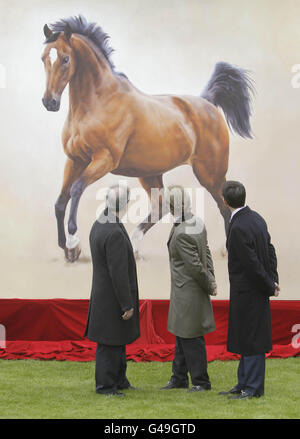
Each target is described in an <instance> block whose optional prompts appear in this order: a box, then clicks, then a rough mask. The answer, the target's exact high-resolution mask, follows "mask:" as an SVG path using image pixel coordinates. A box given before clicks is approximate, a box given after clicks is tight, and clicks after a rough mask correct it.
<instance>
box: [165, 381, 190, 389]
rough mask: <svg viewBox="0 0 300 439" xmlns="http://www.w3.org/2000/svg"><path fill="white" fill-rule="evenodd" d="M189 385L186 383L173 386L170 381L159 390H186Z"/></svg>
mask: <svg viewBox="0 0 300 439" xmlns="http://www.w3.org/2000/svg"><path fill="white" fill-rule="evenodd" d="M188 388H189V385H188V383H184V384H175V383H174V382H172V381H169V382H168V384H167V385H166V386H164V387H162V388H161V389H160V390H170V389H188Z"/></svg>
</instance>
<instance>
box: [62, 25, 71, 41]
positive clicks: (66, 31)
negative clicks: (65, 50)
mask: <svg viewBox="0 0 300 439" xmlns="http://www.w3.org/2000/svg"><path fill="white" fill-rule="evenodd" d="M64 34H65V37H66V38H67V40H69V39H70V38H71V35H72V29H71V27H70V25H69V24H67V25H66V27H65V31H64Z"/></svg>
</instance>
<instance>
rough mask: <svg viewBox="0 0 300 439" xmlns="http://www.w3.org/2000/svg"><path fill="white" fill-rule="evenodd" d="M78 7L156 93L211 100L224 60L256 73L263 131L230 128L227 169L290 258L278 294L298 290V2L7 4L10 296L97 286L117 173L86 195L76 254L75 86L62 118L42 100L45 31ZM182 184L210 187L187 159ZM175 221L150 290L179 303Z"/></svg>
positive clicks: (223, 282)
mask: <svg viewBox="0 0 300 439" xmlns="http://www.w3.org/2000/svg"><path fill="white" fill-rule="evenodd" d="M79 13H81V14H83V15H85V16H86V18H87V19H88V20H89V21H95V22H97V23H98V24H99V25H101V26H102V28H103V29H104V31H105V32H107V33H108V34H109V35H110V37H111V45H112V46H113V47H114V49H115V53H114V55H113V61H114V63H115V65H116V68H117V70H118V71H123V72H124V73H126V75H127V76H128V77H129V78H130V80H131V81H132V82H133V84H135V85H136V86H137V87H138V88H139V89H141V90H143V91H144V92H146V93H155V94H158V93H176V94H193V95H199V94H200V93H201V91H202V89H203V88H204V86H205V84H206V83H207V81H208V80H209V78H210V75H211V73H212V70H213V68H214V65H215V63H216V62H217V61H221V60H223V61H227V62H229V63H232V64H237V65H239V66H241V67H244V68H247V69H249V70H251V72H252V76H253V78H254V80H255V82H256V89H257V96H256V99H255V101H254V114H253V118H252V126H253V131H254V133H255V136H256V137H255V139H254V140H252V141H249V140H247V141H246V140H243V139H241V138H239V137H237V136H231V145H230V161H229V171H228V174H227V178H228V179H239V180H241V181H243V182H244V184H245V185H246V188H247V191H248V199H247V203H248V204H249V206H250V207H252V208H253V209H254V210H257V211H258V212H260V213H261V214H262V215H263V216H264V217H265V219H266V220H267V222H268V224H269V230H270V233H271V235H272V238H273V243H274V245H275V247H276V249H277V254H278V260H279V274H280V284H281V288H282V293H281V296H280V297H279V299H299V286H298V284H299V282H298V271H299V252H300V239H299V231H298V229H299V224H300V209H299V203H298V199H299V174H300V165H299V163H300V147H299V120H300V89H296V88H293V87H292V84H291V80H292V66H293V65H295V64H298V63H300V50H299V47H300V27H299V16H300V2H299V1H297V0H286V1H285V2H280V1H274V0H254V1H251V0H245V1H240V0H228V1H227V2H224V1H222V0H210V1H205V0H163V1H162V0H160V1H159V0H152V1H151V2H150V1H148V0H110V1H108V0H105V1H104V0H89V1H85V2H82V1H77V0H72V1H71V0H63V1H62V0H60V1H58V0H51V1H40V0H26V2H24V1H21V0H10V1H8V0H0V64H1V66H2V68H1V70H0V72H1V75H0V76H1V77H0V117H1V119H0V147H1V155H0V166H1V169H0V225H1V227H0V242H1V244H0V252H1V253H0V270H1V278H0V279H1V287H0V297H2V298H3V297H22V298H52V297H65V298H88V297H89V294H90V285H91V263H90V258H89V257H90V254H89V246H88V235H89V231H90V227H91V225H92V223H93V221H94V220H95V215H96V211H97V208H98V205H99V201H98V200H97V199H96V194H97V191H98V190H99V188H101V187H105V186H107V185H109V184H110V183H112V182H116V181H117V180H118V177H116V176H112V175H107V176H106V177H105V178H103V179H102V180H101V181H98V182H97V183H95V184H94V185H92V186H91V187H89V188H88V190H86V192H85V193H84V195H83V197H82V199H81V203H80V207H79V216H78V224H79V234H80V238H81V243H82V256H81V259H80V261H78V262H77V263H75V264H73V265H71V264H67V263H65V261H64V256H63V253H62V251H61V250H60V249H59V248H58V246H57V237H56V220H55V215H54V203H55V200H56V198H57V196H58V193H59V190H60V186H61V181H62V172H63V167H64V161H65V156H64V153H63V150H62V145H61V140H60V135H61V130H62V126H63V123H64V120H65V117H66V114H67V111H68V90H65V92H64V95H63V99H62V105H61V109H60V111H59V112H58V113H48V112H47V111H46V110H45V109H44V108H43V106H42V102H41V98H42V95H43V93H44V87H45V76H44V69H43V65H42V62H41V59H40V55H41V52H42V49H43V41H44V35H43V26H44V24H45V23H51V22H53V21H56V20H57V19H60V18H64V17H67V16H70V15H78V14H79ZM128 181H129V184H130V186H131V187H135V186H137V185H139V183H138V180H137V179H134V178H131V179H128ZM175 182H181V183H182V184H184V185H185V186H187V187H197V186H198V182H197V180H196V178H195V177H194V175H193V173H192V170H191V169H190V168H189V167H187V166H184V167H181V168H177V169H175V170H173V171H171V172H169V173H168V174H166V175H165V183H166V184H170V183H175ZM204 219H205V222H206V226H207V229H208V238H209V244H210V246H211V249H212V253H213V258H214V263H215V270H216V276H217V282H218V285H219V296H218V298H219V299H227V298H228V295H229V287H228V276H227V259H226V256H224V255H223V254H222V250H223V249H224V244H225V235H224V228H223V220H222V218H221V216H220V215H219V212H218V210H217V207H216V206H215V203H214V201H213V200H212V199H211V197H210V195H209V194H208V193H206V194H205V215H204ZM126 227H127V229H128V230H129V231H130V230H131V229H132V228H133V225H132V224H129V225H127V226H126ZM170 227H171V225H170V224H158V225H157V226H155V227H154V228H153V229H151V231H150V232H149V234H147V235H146V237H145V239H144V242H143V245H142V253H143V255H144V260H142V261H138V274H139V286H140V295H141V298H157V299H159V298H161V299H166V298H169V290H170V282H169V266H168V254H167V247H166V242H167V239H168V234H169V231H170Z"/></svg>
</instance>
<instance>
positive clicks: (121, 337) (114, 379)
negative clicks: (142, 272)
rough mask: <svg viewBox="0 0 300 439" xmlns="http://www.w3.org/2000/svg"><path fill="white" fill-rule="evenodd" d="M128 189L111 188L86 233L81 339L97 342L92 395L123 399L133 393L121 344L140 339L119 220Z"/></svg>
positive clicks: (128, 250)
mask: <svg viewBox="0 0 300 439" xmlns="http://www.w3.org/2000/svg"><path fill="white" fill-rule="evenodd" d="M128 201H129V190H128V189H127V187H124V186H113V187H111V188H110V189H109V191H108V194H107V200H106V203H107V207H106V209H105V210H104V211H103V212H102V214H101V215H100V217H99V218H98V219H97V220H96V221H95V223H94V224H93V226H92V229H91V233H90V247H91V254H92V261H93V281H92V292H91V297H90V305H89V312H88V319H87V325H86V330H85V334H84V335H85V336H86V337H87V338H88V339H89V340H92V341H95V342H97V349H96V370H95V378H96V392H97V393H100V394H105V395H117V396H124V393H122V392H119V390H120V389H128V388H133V387H132V386H131V385H130V383H129V381H128V379H127V377H126V345H127V344H129V343H132V342H133V341H135V340H136V339H137V338H138V337H139V335H140V328H139V295H138V283H137V274H136V264H135V259H134V254H133V249H132V246H131V242H130V239H129V237H128V234H127V232H126V229H125V227H124V225H123V224H122V222H121V219H120V218H121V217H122V215H123V214H124V212H125V210H126V207H127V203H128Z"/></svg>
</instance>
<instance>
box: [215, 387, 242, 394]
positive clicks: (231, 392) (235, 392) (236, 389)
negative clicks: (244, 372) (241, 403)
mask: <svg viewBox="0 0 300 439" xmlns="http://www.w3.org/2000/svg"><path fill="white" fill-rule="evenodd" d="M240 393H241V390H240V389H239V388H238V387H237V386H234V387H232V389H230V390H228V391H227V392H219V395H239V394H240Z"/></svg>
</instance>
